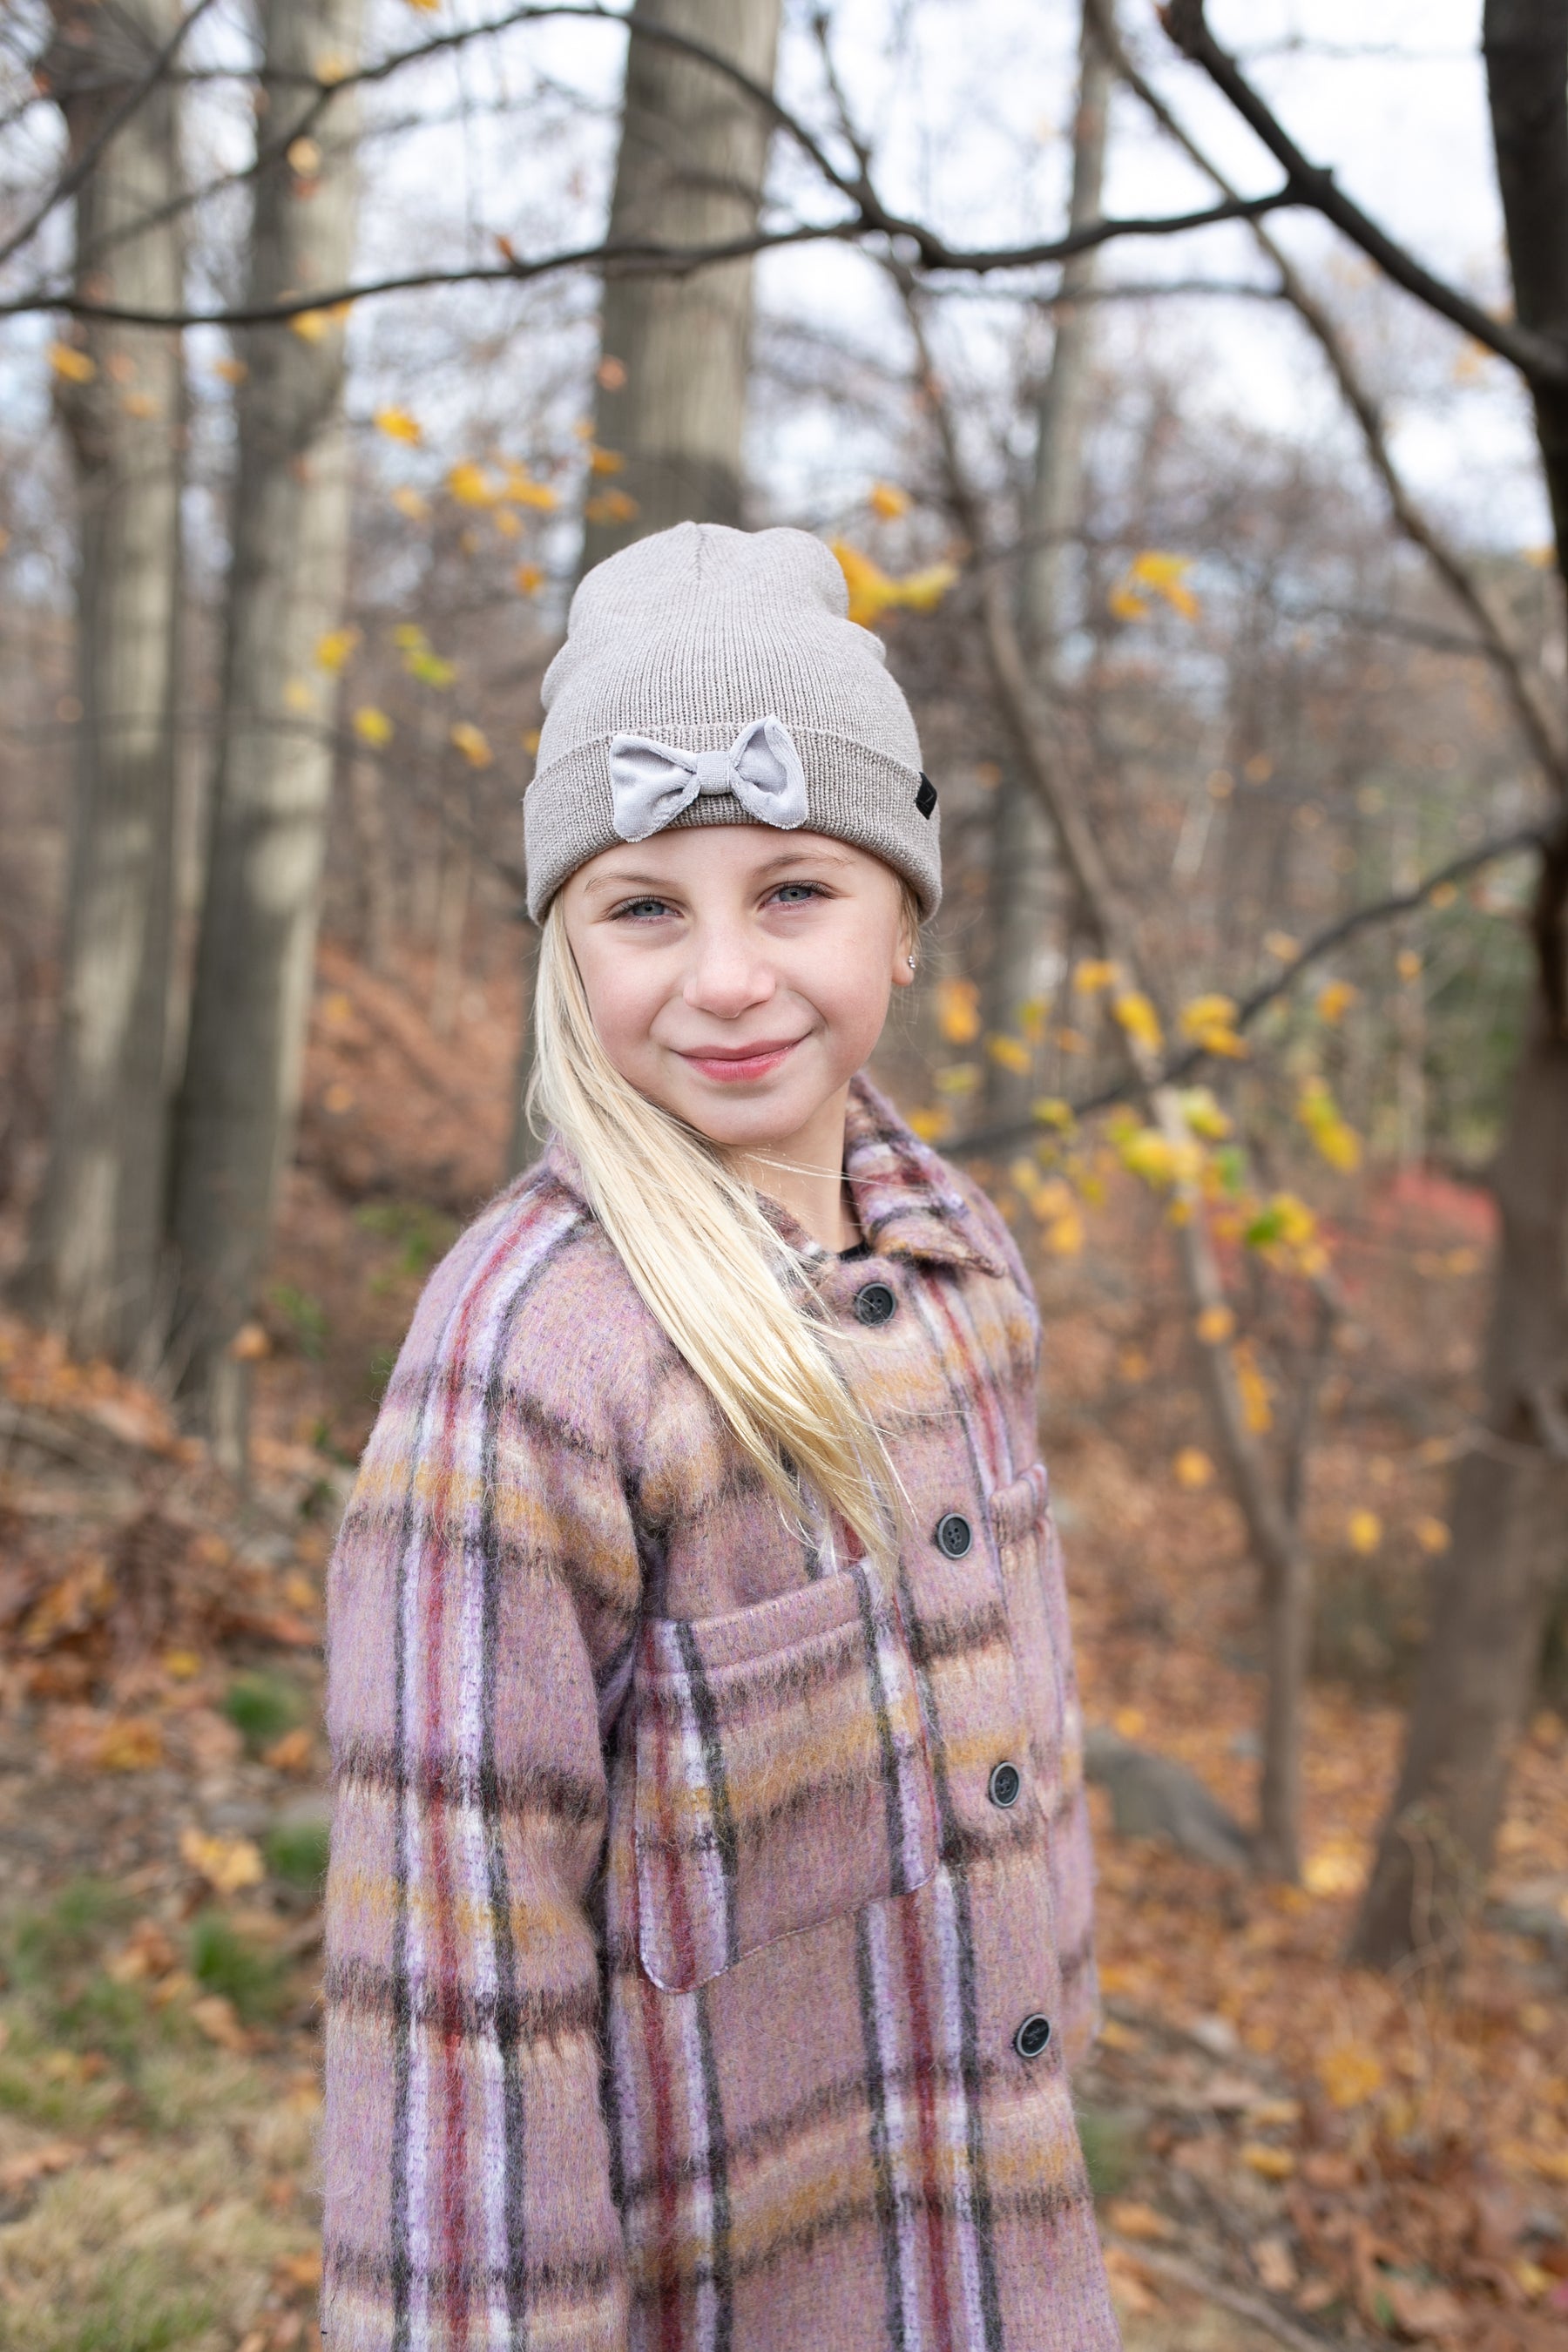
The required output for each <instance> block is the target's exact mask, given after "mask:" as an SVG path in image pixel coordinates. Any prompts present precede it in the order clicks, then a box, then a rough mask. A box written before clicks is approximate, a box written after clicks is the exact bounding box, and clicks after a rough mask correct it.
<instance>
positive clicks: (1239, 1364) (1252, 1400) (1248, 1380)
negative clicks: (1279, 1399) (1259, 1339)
mask: <svg viewBox="0 0 1568 2352" xmlns="http://www.w3.org/2000/svg"><path fill="white" fill-rule="evenodd" d="M1230 1360H1231V1364H1232V1366H1233V1368H1234V1370H1235V1372H1236V1385H1237V1390H1238V1391H1239V1393H1240V1396H1241V1417H1242V1419H1243V1421H1245V1422H1246V1423H1247V1427H1248V1429H1250V1430H1251V1432H1252V1433H1253V1435H1254V1436H1255V1437H1262V1436H1264V1435H1265V1434H1266V1433H1267V1432H1268V1431H1269V1430H1271V1429H1272V1428H1273V1426H1274V1407H1273V1405H1272V1403H1271V1402H1270V1401H1269V1389H1268V1381H1267V1380H1266V1378H1265V1377H1264V1374H1263V1372H1262V1370H1261V1369H1260V1367H1259V1365H1258V1357H1257V1355H1256V1353H1255V1351H1254V1349H1253V1345H1252V1342H1251V1340H1250V1339H1238V1340H1237V1343H1236V1345H1235V1347H1234V1348H1233V1349H1231V1351H1230Z"/></svg>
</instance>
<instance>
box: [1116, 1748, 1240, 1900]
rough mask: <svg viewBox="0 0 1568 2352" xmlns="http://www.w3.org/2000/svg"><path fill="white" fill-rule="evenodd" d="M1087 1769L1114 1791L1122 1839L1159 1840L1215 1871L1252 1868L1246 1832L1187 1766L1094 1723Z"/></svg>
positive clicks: (1117, 1828) (1117, 1822)
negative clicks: (1211, 1865)
mask: <svg viewBox="0 0 1568 2352" xmlns="http://www.w3.org/2000/svg"><path fill="white" fill-rule="evenodd" d="M1084 1770H1085V1772H1086V1773H1087V1775H1088V1777H1089V1780H1096V1781H1098V1782H1099V1783H1100V1786H1101V1787H1102V1788H1106V1789H1109V1790H1110V1809H1111V1818H1112V1820H1113V1821H1114V1822H1115V1825H1116V1834H1117V1836H1118V1837H1135V1838H1136V1837H1144V1838H1158V1839H1160V1840H1161V1841H1162V1842H1163V1843H1164V1844H1166V1845H1173V1846H1174V1847H1175V1848H1176V1850H1177V1852H1178V1853H1190V1854H1192V1855H1193V1856H1194V1859H1195V1860H1197V1861H1199V1862H1207V1863H1212V1864H1214V1865H1215V1868H1216V1869H1219V1870H1230V1871H1237V1872H1239V1871H1246V1870H1248V1869H1250V1867H1251V1863H1252V1841H1251V1840H1250V1838H1249V1837H1248V1836H1247V1832H1246V1831H1245V1830H1244V1829H1243V1828H1242V1826H1241V1823H1240V1822H1238V1821H1237V1819H1236V1817H1235V1815H1234V1814H1232V1813H1228V1812H1227V1811H1226V1809H1225V1807H1224V1806H1223V1805H1222V1804H1221V1803H1220V1801H1219V1800H1218V1799H1217V1798H1216V1797H1212V1796H1211V1795H1210V1794H1209V1792H1208V1790H1206V1789H1205V1786H1204V1784H1203V1782H1202V1781H1201V1780H1199V1779H1198V1777H1197V1774H1196V1773H1195V1772H1189V1771H1188V1769H1187V1768H1186V1766H1185V1765H1184V1764H1178V1763H1176V1762H1175V1761H1174V1760H1173V1759H1172V1758H1171V1757H1169V1756H1157V1755H1155V1754H1154V1752H1153V1750H1152V1748H1138V1747H1135V1746H1134V1745H1133V1743H1132V1741H1131V1740H1130V1739H1123V1738H1121V1735H1120V1733H1118V1732H1115V1731H1110V1730H1109V1729H1107V1728H1106V1727H1105V1726H1104V1725H1102V1724H1091V1725H1090V1726H1089V1730H1088V1732H1087V1733H1086V1735H1085V1738H1084Z"/></svg>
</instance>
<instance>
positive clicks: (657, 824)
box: [523, 522, 942, 922]
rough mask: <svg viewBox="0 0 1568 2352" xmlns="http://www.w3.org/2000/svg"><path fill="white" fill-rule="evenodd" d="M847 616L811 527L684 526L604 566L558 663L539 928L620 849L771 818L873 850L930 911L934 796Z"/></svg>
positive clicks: (831, 566)
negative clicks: (603, 857)
mask: <svg viewBox="0 0 1568 2352" xmlns="http://www.w3.org/2000/svg"><path fill="white" fill-rule="evenodd" d="M847 611H848V593H847V589H846V587H845V583H844V574H843V573H842V572H841V571H840V570H839V568H838V564H837V560H836V559H835V558H834V556H833V555H832V554H831V553H830V552H829V551H828V550H827V549H826V547H825V546H824V545H823V543H822V541H820V540H817V539H813V538H812V537H811V535H810V533H809V532H808V531H804V530H758V531H745V530H729V529H727V528H726V527H725V526H724V525H723V524H721V523H695V522H682V523H677V524H676V526H675V528H674V530H661V531H658V532H656V533H655V534H654V535H653V537H652V538H650V539H641V540H637V541H634V542H633V544H632V545H631V546H630V547H626V548H623V549H622V550H621V551H620V553H619V554H618V555H612V556H609V557H608V558H607V559H606V560H605V562H603V563H600V564H597V565H595V568H594V570H593V571H592V572H589V573H588V574H587V575H586V577H585V578H584V580H583V582H582V583H581V585H580V586H579V588H578V590H577V593H576V594H575V595H574V597H573V599H572V609H571V612H570V614H568V617H567V624H566V642H565V644H564V645H563V646H562V648H561V650H560V652H559V653H558V654H557V655H556V656H555V658H554V660H553V661H552V663H551V665H550V667H549V669H548V670H547V671H546V672H545V677H544V689H543V700H544V710H545V719H544V725H543V728H542V730H541V734H540V739H539V759H538V765H537V768H536V771H535V773H534V778H533V782H532V783H531V785H530V786H529V788H528V792H527V793H526V795H525V797H524V800H523V833H524V838H525V843H526V854H527V860H528V910H529V912H530V914H531V916H532V917H533V919H534V920H535V922H539V921H542V919H543V916H544V910H545V908H547V907H548V906H549V904H550V901H551V899H552V898H553V897H554V895H555V893H556V891H557V890H558V889H559V888H560V887H561V885H562V883H563V882H564V881H565V880H566V878H567V877H568V876H569V875H571V874H574V873H575V871H576V869H577V868H578V866H581V865H583V864H584V862H585V861H586V860H587V859H588V858H590V857H593V856H597V854H598V852H599V851H600V850H601V849H608V848H611V847H612V846H613V845H615V843H616V842H617V841H641V840H645V839H646V838H647V835H649V834H651V833H656V832H658V831H660V830H662V828H663V827H664V826H665V825H666V824H678V825H699V824H752V823H758V822H761V823H765V824H778V825H782V826H784V827H793V826H795V825H804V826H805V827H806V828H807V829H808V830H810V831H812V832H816V833H827V834H832V835H835V836H836V837H837V839H838V840H840V841H849V842H853V843H854V844H855V845H857V846H858V848H861V849H868V850H871V851H873V852H874V853H875V854H876V856H879V857H880V858H883V859H885V860H886V862H887V863H888V865H889V866H892V868H893V869H894V871H895V873H898V874H900V875H902V876H903V877H904V878H905V880H906V881H908V882H909V883H910V885H911V886H912V887H913V889H914V891H915V894H916V896H917V897H918V898H919V899H920V903H921V911H922V913H924V914H926V915H931V914H933V913H934V912H935V910H936V908H937V905H938V903H939V901H940V899H941V898H942V852H941V842H940V824H941V820H940V818H939V816H938V814H937V805H936V791H935V787H934V786H933V785H932V784H931V782H929V780H928V779H927V778H926V777H925V776H923V775H922V774H921V749H920V739H919V737H918V736H917V734H916V733H915V723H914V719H913V718H912V717H911V716H910V707H909V704H908V703H907V702H906V701H905V700H904V698H903V696H902V694H901V693H900V690H899V688H898V686H897V685H896V684H895V682H894V680H893V679H892V678H891V677H889V675H888V672H887V669H886V667H884V663H885V656H884V652H883V647H882V644H881V640H880V639H879V637H875V636H873V635H872V634H871V632H870V631H869V630H868V629H862V628H860V627H859V626H858V625H857V624H856V623H854V622H852V621H850V620H848V619H847V617H846V615H847ZM764 722H765V723H764Z"/></svg>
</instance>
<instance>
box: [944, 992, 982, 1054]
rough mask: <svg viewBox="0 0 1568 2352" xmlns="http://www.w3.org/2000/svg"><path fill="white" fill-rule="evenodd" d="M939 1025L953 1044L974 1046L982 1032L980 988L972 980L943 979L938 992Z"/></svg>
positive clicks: (948, 1041) (948, 1040) (947, 1039)
mask: <svg viewBox="0 0 1568 2352" xmlns="http://www.w3.org/2000/svg"><path fill="white" fill-rule="evenodd" d="M936 1025H937V1027H938V1028H939V1029H940V1030H941V1032H942V1036H943V1037H944V1038H945V1039H946V1041H947V1043H948V1044H949V1045H973V1043H974V1040H975V1039H976V1037H978V1036H979V1034H980V991H979V989H978V988H977V987H976V986H975V984H974V982H973V981H972V980H944V981H943V982H942V984H941V986H940V987H939V988H938V990H937V992H936Z"/></svg>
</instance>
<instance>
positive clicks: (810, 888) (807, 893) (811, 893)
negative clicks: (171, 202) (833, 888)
mask: <svg viewBox="0 0 1568 2352" xmlns="http://www.w3.org/2000/svg"><path fill="white" fill-rule="evenodd" d="M792 890H794V891H795V892H797V893H798V894H799V895H798V896H797V897H795V898H790V897H789V896H788V893H789V892H790V891H792ZM773 896H774V897H775V898H779V899H782V900H783V902H784V905H785V906H791V907H798V906H802V905H804V904H805V903H807V902H809V901H810V900H811V899H813V898H821V896H822V887H821V885H820V883H816V882H781V883H780V884H779V887H778V888H777V890H776V891H775V892H774V893H773Z"/></svg>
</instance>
